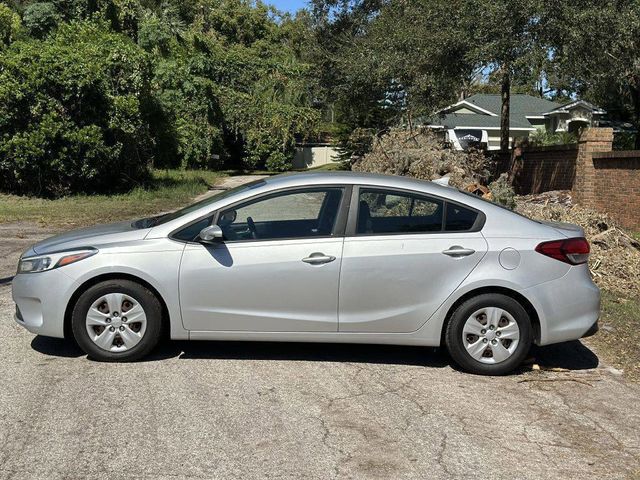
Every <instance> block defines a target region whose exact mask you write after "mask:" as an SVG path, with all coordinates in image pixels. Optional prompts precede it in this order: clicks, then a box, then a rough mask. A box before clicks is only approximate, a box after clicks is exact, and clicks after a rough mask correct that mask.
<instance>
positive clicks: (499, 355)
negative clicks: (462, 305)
mask: <svg viewBox="0 0 640 480" xmlns="http://www.w3.org/2000/svg"><path fill="white" fill-rule="evenodd" d="M519 342H520V327H518V323H517V322H516V320H515V319H514V318H513V316H512V315H511V314H510V313H509V312H507V311H506V310H503V309H501V308H499V307H485V308H481V309H480V310H478V311H476V312H474V313H473V314H472V315H471V316H470V317H469V318H468V319H467V321H466V322H465V324H464V328H463V329H462V343H463V345H464V347H465V348H466V350H467V353H468V354H469V355H471V357H472V358H473V359H474V360H477V361H478V362H481V363H486V364H495V363H500V362H504V361H505V360H507V359H508V358H509V357H511V355H513V352H515V351H516V348H517V347H518V343H519Z"/></svg>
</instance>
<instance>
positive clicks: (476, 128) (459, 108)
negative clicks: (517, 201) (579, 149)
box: [417, 94, 606, 150]
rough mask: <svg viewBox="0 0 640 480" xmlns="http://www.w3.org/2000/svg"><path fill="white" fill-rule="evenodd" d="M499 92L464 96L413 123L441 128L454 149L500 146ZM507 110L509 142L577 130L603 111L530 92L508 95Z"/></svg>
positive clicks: (594, 123)
mask: <svg viewBox="0 0 640 480" xmlns="http://www.w3.org/2000/svg"><path fill="white" fill-rule="evenodd" d="M501 106H502V100H501V98H500V95H490V94H478V95H473V96H471V97H468V98H465V99H464V100H461V101H459V102H458V103H455V104H453V105H450V106H448V107H447V108H444V109H442V110H440V111H439V112H437V113H436V114H435V115H432V116H431V117H428V118H424V119H421V120H419V121H418V122H417V123H418V124H421V125H425V126H427V127H429V128H431V129H434V130H436V131H442V132H443V133H444V134H445V136H446V138H447V140H449V141H450V142H451V143H452V144H453V145H454V147H455V148H456V149H458V150H463V149H465V148H466V147H467V146H468V145H469V144H472V143H481V144H484V145H485V146H486V148H488V149H489V150H497V149H499V148H500V110H501ZM509 110H510V112H509V144H510V145H513V141H514V139H516V138H526V137H528V136H529V135H531V134H532V133H534V132H536V131H545V132H550V133H557V132H570V133H573V132H576V133H577V132H578V131H579V130H580V129H582V128H584V127H587V126H598V122H599V121H600V119H601V118H602V116H603V115H604V114H605V113H606V112H605V111H604V110H601V109H600V108H598V107H595V106H594V105H591V104H590V103H588V102H585V101H584V100H577V101H573V102H570V103H566V104H560V103H556V102H552V101H550V100H546V99H544V98H539V97H534V96H531V95H523V94H512V95H511V104H510V109H509Z"/></svg>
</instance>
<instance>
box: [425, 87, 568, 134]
mask: <svg viewBox="0 0 640 480" xmlns="http://www.w3.org/2000/svg"><path fill="white" fill-rule="evenodd" d="M465 101H466V102H468V103H470V104H472V105H475V106H477V107H479V108H481V109H483V110H487V111H489V112H492V113H494V114H495V116H491V115H488V114H484V113H478V114H470V113H467V114H464V113H440V114H436V115H432V116H431V117H428V118H424V119H421V120H422V121H419V123H425V124H430V125H442V126H443V127H445V128H455V127H476V128H499V127H500V109H501V106H502V99H501V98H500V95H491V94H478V95H473V96H471V97H469V98H466V99H465ZM560 106H561V105H560V104H559V103H556V102H552V101H550V100H545V99H544V98H538V97H533V96H531V95H523V94H512V95H511V105H510V109H509V110H510V112H509V124H510V127H511V128H533V125H531V123H529V120H527V116H540V115H542V114H543V113H547V112H549V111H551V110H554V109H556V108H558V107H560Z"/></svg>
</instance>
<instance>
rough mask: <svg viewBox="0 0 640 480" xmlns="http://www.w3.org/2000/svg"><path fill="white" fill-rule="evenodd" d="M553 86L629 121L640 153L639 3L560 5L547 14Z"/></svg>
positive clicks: (631, 0) (592, 1) (587, 1)
mask: <svg viewBox="0 0 640 480" xmlns="http://www.w3.org/2000/svg"><path fill="white" fill-rule="evenodd" d="M544 21H545V23H546V25H547V26H548V27H547V28H548V35H547V38H546V41H547V43H548V45H549V46H550V60H551V62H550V63H551V72H552V77H551V81H552V86H554V87H555V88H556V89H558V90H560V91H565V92H575V93H577V95H578V96H579V97H580V98H584V99H586V100H590V101H592V102H593V103H595V104H598V105H599V106H601V107H604V108H606V109H607V111H608V114H609V116H610V117H612V118H614V119H618V120H625V121H631V122H632V123H633V125H634V127H635V129H636V132H638V133H637V134H636V138H635V148H636V149H640V3H639V2H638V1H637V0H616V1H615V2H600V1H597V0H578V1H575V2H572V3H571V4H570V5H569V4H564V3H562V2H560V3H558V4H555V5H554V6H553V7H551V6H550V7H549V8H548V10H547V11H546V12H545V19H544Z"/></svg>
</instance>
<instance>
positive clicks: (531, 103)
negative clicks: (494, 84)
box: [465, 93, 561, 115]
mask: <svg viewBox="0 0 640 480" xmlns="http://www.w3.org/2000/svg"><path fill="white" fill-rule="evenodd" d="M465 100H466V101H467V102H469V103H472V104H474V105H477V106H478V107H480V108H484V109H485V110H489V111H490V112H493V113H495V114H496V115H500V108H501V106H502V99H501V98H500V95H491V94H478V95H473V96H471V97H469V98H466V99H465ZM560 106H561V105H560V104H559V103H556V102H552V101H551V100H546V99H544V98H538V97H533V96H531V95H523V94H518V93H515V94H512V95H511V105H510V110H511V112H514V113H524V114H526V115H542V114H543V113H547V112H549V111H551V110H554V109H556V108H558V107H560Z"/></svg>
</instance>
